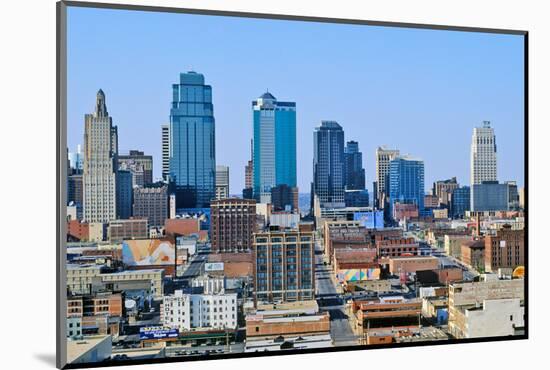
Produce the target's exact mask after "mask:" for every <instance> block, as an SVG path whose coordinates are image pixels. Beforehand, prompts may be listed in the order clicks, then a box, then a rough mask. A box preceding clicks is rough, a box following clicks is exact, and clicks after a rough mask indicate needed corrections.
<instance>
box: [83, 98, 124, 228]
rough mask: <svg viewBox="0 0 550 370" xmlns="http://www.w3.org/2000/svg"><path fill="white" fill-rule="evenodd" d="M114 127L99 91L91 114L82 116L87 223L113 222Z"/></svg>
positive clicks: (115, 134)
mask: <svg viewBox="0 0 550 370" xmlns="http://www.w3.org/2000/svg"><path fill="white" fill-rule="evenodd" d="M117 151H118V134H117V127H116V126H113V122H112V119H111V117H110V116H109V113H108V112H107V104H106V102H105V93H104V92H103V90H101V89H100V90H99V91H98V92H97V96H96V104H95V111H94V112H93V113H92V114H86V115H85V116H84V164H83V203H84V204H83V214H84V215H83V216H84V220H85V221H87V222H102V223H106V222H109V221H111V220H114V219H116V214H117V213H116V157H117Z"/></svg>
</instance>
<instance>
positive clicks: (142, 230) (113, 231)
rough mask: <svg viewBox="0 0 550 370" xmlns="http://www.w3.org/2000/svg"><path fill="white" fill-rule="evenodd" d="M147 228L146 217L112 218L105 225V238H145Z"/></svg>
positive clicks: (147, 233)
mask: <svg viewBox="0 0 550 370" xmlns="http://www.w3.org/2000/svg"><path fill="white" fill-rule="evenodd" d="M148 237H149V228H148V226H147V219H128V220H113V221H111V222H109V226H108V227H107V239H108V240H109V241H120V240H125V239H147V238H148Z"/></svg>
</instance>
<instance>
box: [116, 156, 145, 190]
mask: <svg viewBox="0 0 550 370" xmlns="http://www.w3.org/2000/svg"><path fill="white" fill-rule="evenodd" d="M118 169H123V170H129V171H131V172H132V174H133V176H134V185H137V186H145V185H149V184H152V183H153V156H152V155H145V154H144V153H143V152H142V151H139V150H130V152H129V153H128V154H119V155H118Z"/></svg>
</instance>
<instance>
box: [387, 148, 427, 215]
mask: <svg viewBox="0 0 550 370" xmlns="http://www.w3.org/2000/svg"><path fill="white" fill-rule="evenodd" d="M389 195H390V214H393V205H394V204H395V203H396V202H399V203H401V204H416V205H417V206H418V213H419V214H422V213H423V211H424V161H422V160H420V159H414V158H410V157H397V158H394V159H392V160H391V161H390V169H389Z"/></svg>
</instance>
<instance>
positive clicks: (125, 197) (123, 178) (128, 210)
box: [116, 170, 133, 220]
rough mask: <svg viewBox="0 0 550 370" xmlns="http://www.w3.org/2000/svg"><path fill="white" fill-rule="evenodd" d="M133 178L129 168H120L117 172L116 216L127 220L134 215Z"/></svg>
mask: <svg viewBox="0 0 550 370" xmlns="http://www.w3.org/2000/svg"><path fill="white" fill-rule="evenodd" d="M132 203H133V178H132V172H131V171H129V170H118V171H117V174H116V216H117V219H121V220H126V219H129V218H130V217H132Z"/></svg>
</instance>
